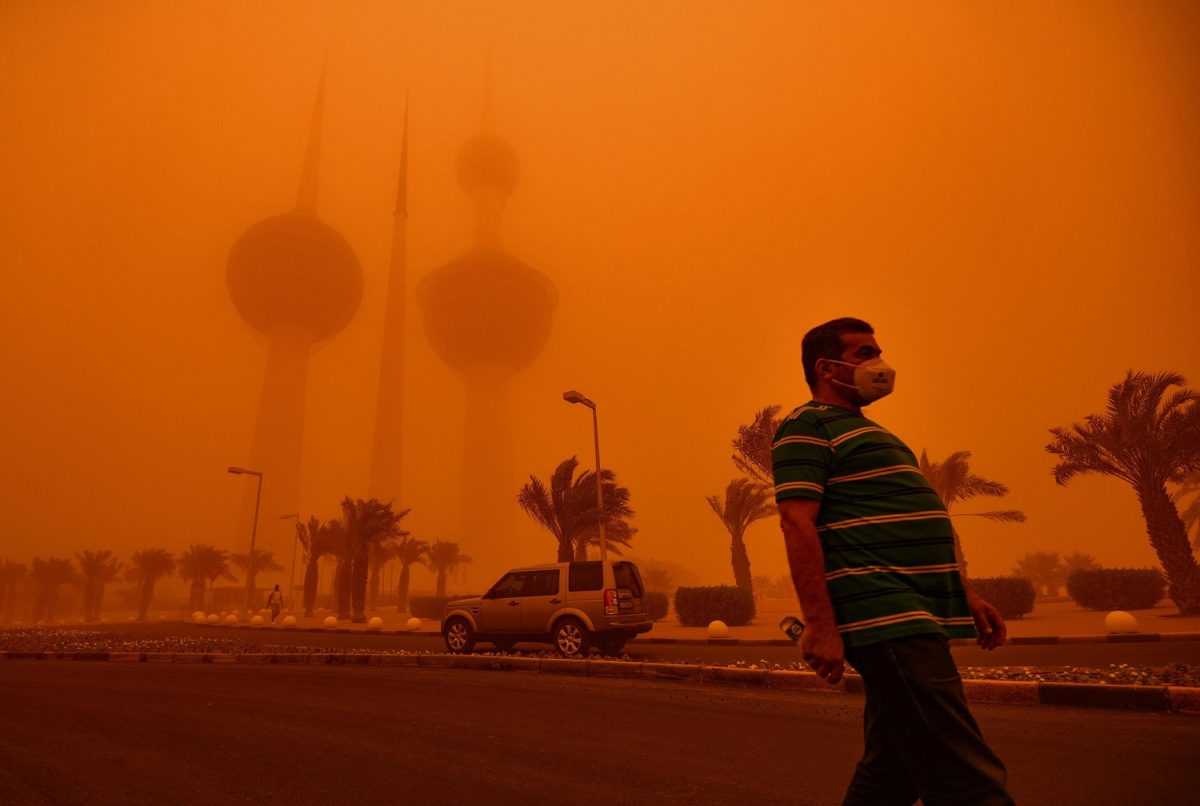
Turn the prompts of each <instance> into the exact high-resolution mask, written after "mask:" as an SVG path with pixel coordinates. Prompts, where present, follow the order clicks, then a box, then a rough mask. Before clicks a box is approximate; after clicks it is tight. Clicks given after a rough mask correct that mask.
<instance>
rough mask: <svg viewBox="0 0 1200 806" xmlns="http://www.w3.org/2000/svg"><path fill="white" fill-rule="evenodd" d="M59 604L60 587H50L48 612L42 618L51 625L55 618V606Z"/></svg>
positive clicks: (47, 600)
mask: <svg viewBox="0 0 1200 806" xmlns="http://www.w3.org/2000/svg"><path fill="white" fill-rule="evenodd" d="M56 604H58V585H49V586H47V590H46V612H45V614H43V615H42V618H44V619H45V620H46V623H47V624H49V623H50V620H51V619H53V618H54V606H55V605H56Z"/></svg>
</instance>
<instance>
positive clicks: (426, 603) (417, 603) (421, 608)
mask: <svg viewBox="0 0 1200 806" xmlns="http://www.w3.org/2000/svg"><path fill="white" fill-rule="evenodd" d="M465 598H466V597H465V596H410V597H408V612H409V613H411V614H412V615H414V616H416V617H417V618H433V619H439V620H440V619H441V618H442V614H443V613H444V612H446V602H453V601H454V600H455V599H465Z"/></svg>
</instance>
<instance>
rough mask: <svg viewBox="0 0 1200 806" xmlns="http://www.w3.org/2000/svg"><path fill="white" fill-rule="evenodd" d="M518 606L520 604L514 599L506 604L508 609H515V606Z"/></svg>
mask: <svg viewBox="0 0 1200 806" xmlns="http://www.w3.org/2000/svg"><path fill="white" fill-rule="evenodd" d="M519 604H520V602H518V601H517V600H516V599H513V600H512V601H511V602H509V603H508V606H509V607H516V606H517V605H519Z"/></svg>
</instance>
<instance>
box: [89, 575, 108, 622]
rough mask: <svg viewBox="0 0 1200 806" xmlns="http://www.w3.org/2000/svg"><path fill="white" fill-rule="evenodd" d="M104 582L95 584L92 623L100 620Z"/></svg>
mask: <svg viewBox="0 0 1200 806" xmlns="http://www.w3.org/2000/svg"><path fill="white" fill-rule="evenodd" d="M104 587H105V583H104V582H97V583H96V595H95V596H94V597H92V621H99V620H100V611H101V609H103V607H104Z"/></svg>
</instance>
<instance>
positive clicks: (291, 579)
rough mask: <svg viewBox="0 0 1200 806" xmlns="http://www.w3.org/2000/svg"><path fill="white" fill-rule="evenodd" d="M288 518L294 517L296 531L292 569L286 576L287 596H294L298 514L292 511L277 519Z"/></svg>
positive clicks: (298, 527)
mask: <svg viewBox="0 0 1200 806" xmlns="http://www.w3.org/2000/svg"><path fill="white" fill-rule="evenodd" d="M289 518H295V519H296V533H295V534H294V535H292V571H291V574H290V575H289V576H288V597H289V598H292V599H294V598H296V544H297V543H299V542H300V515H299V513H296V512H293V513H292V514H290V515H280V516H279V520H281V521H286V520H287V519H289Z"/></svg>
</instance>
